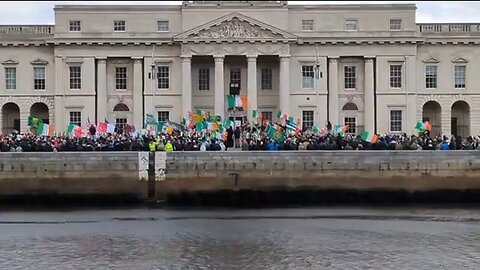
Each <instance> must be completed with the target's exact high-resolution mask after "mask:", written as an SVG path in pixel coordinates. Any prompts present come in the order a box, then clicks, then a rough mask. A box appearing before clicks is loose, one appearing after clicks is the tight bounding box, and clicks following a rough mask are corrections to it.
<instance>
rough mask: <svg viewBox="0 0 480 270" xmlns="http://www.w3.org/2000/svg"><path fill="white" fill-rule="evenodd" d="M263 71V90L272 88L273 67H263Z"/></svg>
mask: <svg viewBox="0 0 480 270" xmlns="http://www.w3.org/2000/svg"><path fill="white" fill-rule="evenodd" d="M261 72H262V73H261V85H262V90H272V69H271V68H262V71H261Z"/></svg>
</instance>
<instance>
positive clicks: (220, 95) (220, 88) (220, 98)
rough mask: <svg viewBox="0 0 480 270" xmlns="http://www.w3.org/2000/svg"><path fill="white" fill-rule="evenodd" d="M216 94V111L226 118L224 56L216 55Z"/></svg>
mask: <svg viewBox="0 0 480 270" xmlns="http://www.w3.org/2000/svg"><path fill="white" fill-rule="evenodd" d="M214 59H215V96H214V104H215V105H214V112H215V115H219V116H221V117H222V119H224V117H225V86H224V78H223V76H224V74H223V72H224V71H223V69H224V62H223V60H224V56H223V55H215V56H214Z"/></svg>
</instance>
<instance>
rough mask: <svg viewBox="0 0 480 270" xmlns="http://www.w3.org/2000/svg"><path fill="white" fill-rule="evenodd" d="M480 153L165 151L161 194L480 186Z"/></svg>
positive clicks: (463, 187) (475, 187)
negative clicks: (165, 170) (297, 189)
mask: <svg viewBox="0 0 480 270" xmlns="http://www.w3.org/2000/svg"><path fill="white" fill-rule="evenodd" d="M479 158H480V152H479V151H445V152H443V151H442V152H441V151H432V152H430V151H388V152H387V151H385V152H383V151H381V152H380V151H340V152H329V151H321V152H320V151H318V152H311V151H305V152H303V151H298V152H224V153H214V152H192V153H182V152H176V153H169V154H168V155H167V164H166V167H167V172H166V180H165V181H163V182H160V183H158V184H157V191H158V192H157V194H159V193H162V192H166V193H169V192H181V191H215V190H222V189H231V190H241V189H251V190H273V189H290V188H312V189H354V190H403V191H431V190H450V189H452V190H464V189H480V174H479V170H480V159H479Z"/></svg>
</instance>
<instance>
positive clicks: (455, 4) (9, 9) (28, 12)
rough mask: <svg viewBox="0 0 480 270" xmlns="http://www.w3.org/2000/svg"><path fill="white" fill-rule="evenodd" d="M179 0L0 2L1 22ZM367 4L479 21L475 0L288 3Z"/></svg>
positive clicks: (423, 17)
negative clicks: (67, 7) (67, 9)
mask: <svg viewBox="0 0 480 270" xmlns="http://www.w3.org/2000/svg"><path fill="white" fill-rule="evenodd" d="M181 3H182V1H115V2H107V1H96V2H87V1H78V2H68V1H53V2H52V1H49V2H47V1H45V2H39V1H36V2H14V1H7V2H0V24H53V23H54V21H55V19H54V13H53V7H54V6H55V5H62V4H73V5H83V4H86V5H97V4H98V5H110V4H118V5H132V4H137V5H138V4H143V5H157V4H158V5H165V4H174V5H175V4H181ZM334 3H335V4H352V3H356V4H369V3H415V4H417V22H418V23H430V22H479V23H480V1H474V2H460V1H448V2H421V1H410V2H405V1H375V2H374V1H295V2H293V1H291V2H290V4H292V5H293V4H334Z"/></svg>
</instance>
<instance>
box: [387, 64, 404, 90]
mask: <svg viewBox="0 0 480 270" xmlns="http://www.w3.org/2000/svg"><path fill="white" fill-rule="evenodd" d="M390 87H391V88H401V87H402V65H397V64H396V65H390Z"/></svg>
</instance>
